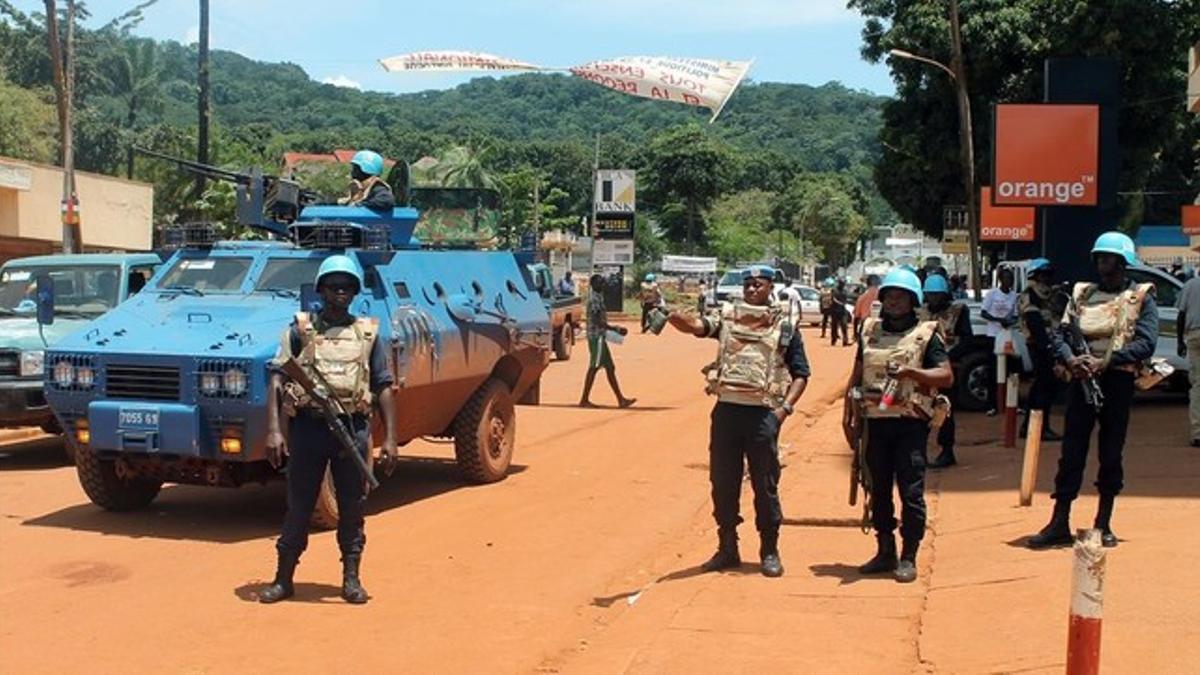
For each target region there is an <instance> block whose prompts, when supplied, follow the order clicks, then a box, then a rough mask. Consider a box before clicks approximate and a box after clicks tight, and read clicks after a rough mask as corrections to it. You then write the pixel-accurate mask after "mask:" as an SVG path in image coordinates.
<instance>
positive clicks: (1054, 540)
mask: <svg viewBox="0 0 1200 675" xmlns="http://www.w3.org/2000/svg"><path fill="white" fill-rule="evenodd" d="M1134 251H1135V249H1134V245H1133V240H1132V239H1130V238H1129V237H1128V236H1126V235H1124V234H1122V233H1120V232H1105V233H1104V234H1102V235H1100V237H1099V238H1097V239H1096V243H1095V245H1093V246H1092V260H1093V262H1094V263H1095V265H1096V273H1097V277H1098V278H1099V281H1098V283H1093V282H1081V283H1077V284H1075V288H1074V290H1073V291H1072V293H1071V301H1070V304H1069V305H1068V306H1067V311H1066V313H1065V315H1064V316H1063V320H1062V328H1061V330H1071V331H1073V332H1074V337H1075V338H1076V341H1077V342H1081V343H1083V344H1082V345H1080V346H1081V349H1080V350H1079V351H1080V352H1081V353H1076V352H1075V351H1074V350H1072V349H1071V346H1070V345H1069V344H1068V343H1067V342H1064V340H1063V339H1061V334H1060V336H1058V337H1056V339H1055V342H1054V352H1055V356H1056V358H1057V359H1058V361H1059V362H1060V363H1062V364H1064V365H1065V366H1066V367H1067V368H1068V369H1069V370H1070V371H1071V375H1072V380H1073V381H1072V382H1071V385H1070V388H1069V389H1068V390H1067V414H1066V420H1065V421H1064V426H1063V442H1062V455H1061V456H1060V457H1059V460H1058V473H1057V474H1055V476H1054V494H1053V495H1052V496H1053V497H1054V514H1053V515H1052V516H1051V518H1050V522H1049V523H1048V524H1047V525H1046V527H1044V528H1042V530H1041V531H1040V532H1038V533H1037V534H1035V535H1033V536H1032V537H1030V539H1029V542H1028V543H1029V546H1030V548H1047V547H1051V546H1063V545H1069V544H1070V543H1071V542H1072V540H1073V539H1072V531H1071V524H1070V518H1071V502H1073V501H1074V500H1075V498H1076V497H1078V496H1079V489H1080V487H1081V486H1082V484H1083V469H1084V465H1085V463H1086V460H1087V454H1088V445H1089V443H1090V441H1091V437H1092V429H1093V428H1094V427H1096V426H1099V427H1100V431H1099V433H1098V434H1097V440H1096V445H1097V450H1098V454H1099V456H1100V469H1099V471H1098V472H1097V475H1096V489H1097V491H1098V492H1099V493H1100V503H1099V507H1098V508H1097V510H1096V519H1095V521H1094V522H1093V527H1095V528H1096V529H1097V530H1100V533H1101V538H1102V541H1103V544H1104V546H1106V547H1109V548H1111V547H1113V546H1116V545H1117V541H1118V540H1117V537H1116V535H1115V534H1113V531H1112V514H1113V506H1114V503H1115V502H1116V499H1117V495H1118V494H1120V492H1121V489H1122V488H1123V487H1124V485H1125V482H1124V479H1125V474H1124V468H1123V467H1122V458H1121V455H1122V452H1123V450H1124V447H1125V433H1126V431H1127V430H1128V427H1129V411H1130V406H1131V405H1132V403H1133V391H1134V379H1135V377H1136V373H1137V369H1138V366H1139V365H1140V364H1141V363H1143V362H1144V361H1146V360H1148V359H1149V358H1150V357H1151V356H1153V354H1154V348H1155V346H1156V343H1157V342H1158V308H1157V307H1156V306H1155V303H1154V285H1153V284H1137V283H1134V282H1133V281H1132V280H1131V279H1129V277H1128V276H1126V274H1125V268H1126V266H1128V265H1133V264H1137V262H1138V259H1137V254H1136V253H1135V252H1134ZM1080 338H1082V339H1080ZM1082 347H1086V349H1084V348H1082ZM1086 380H1091V381H1093V382H1095V383H1096V384H1098V385H1099V389H1100V392H1101V393H1102V396H1103V398H1102V400H1099V401H1097V400H1096V399H1092V400H1091V401H1089V398H1090V397H1089V395H1088V394H1087V393H1086V392H1085V389H1084V385H1083V382H1084V381H1086Z"/></svg>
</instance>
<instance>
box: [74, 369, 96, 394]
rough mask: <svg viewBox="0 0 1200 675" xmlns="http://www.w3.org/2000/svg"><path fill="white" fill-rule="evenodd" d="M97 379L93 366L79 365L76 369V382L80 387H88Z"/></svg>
mask: <svg viewBox="0 0 1200 675" xmlns="http://www.w3.org/2000/svg"><path fill="white" fill-rule="evenodd" d="M95 381H96V372H95V371H94V370H92V367H91V366H79V367H78V368H76V369H75V383H76V384H78V385H79V386H80V387H83V388H85V389H86V388H88V387H91V386H92V383H94V382H95Z"/></svg>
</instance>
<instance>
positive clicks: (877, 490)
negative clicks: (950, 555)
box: [842, 267, 954, 583]
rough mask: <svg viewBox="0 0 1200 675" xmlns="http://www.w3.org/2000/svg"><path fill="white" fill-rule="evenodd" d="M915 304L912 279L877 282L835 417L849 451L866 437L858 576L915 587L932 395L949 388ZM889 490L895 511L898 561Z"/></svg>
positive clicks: (942, 352)
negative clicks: (865, 544) (872, 313)
mask: <svg viewBox="0 0 1200 675" xmlns="http://www.w3.org/2000/svg"><path fill="white" fill-rule="evenodd" d="M922 296H923V292H922V289H921V281H920V279H919V278H918V277H917V275H916V273H914V272H911V271H909V270H906V269H903V268H899V267H897V268H894V269H892V270H891V271H890V272H888V274H887V276H885V277H884V278H883V283H882V284H880V286H879V301H880V303H881V305H882V308H881V312H880V316H879V317H878V318H869V319H867V320H866V321H865V322H864V323H863V329H862V335H861V336H860V339H859V341H858V356H857V358H856V359H855V362H854V370H853V372H852V373H851V376H850V382H849V386H848V387H847V392H846V400H845V412H844V413H843V417H842V420H843V421H842V426H843V430H844V431H845V434H846V440H847V442H849V443H850V445H851V447H854V448H860V447H861V446H862V434H866V448H865V452H863V453H862V454H863V455H865V457H864V458H863V460H865V465H866V471H865V477H866V480H865V481H864V482H865V485H866V486H867V487H868V504H869V505H870V507H869V511H870V517H871V524H872V525H873V526H874V528H875V538H876V542H877V548H876V552H875V557H873V558H871V560H870V561H868V562H867V563H866V564H864V565H862V566H861V567H859V572H860V573H861V574H889V573H890V574H893V575H894V576H895V578H896V580H897V581H899V582H901V583H909V582H912V581H915V580H916V578H917V550H918V548H919V547H920V544H921V539H922V538H924V536H925V464H926V458H925V444H926V442H927V440H928V438H929V427H930V422H931V421H932V420H933V419H934V417H935V416H936V415H937V414H938V412H937V410H936V408H935V404H936V402H937V395H938V394H937V392H938V390H939V389H948V388H950V386H951V385H953V384H954V371H952V370H951V368H950V357H949V355H948V354H947V353H946V347H945V344H944V343H943V342H942V339H941V338H940V337H939V336H938V324H937V323H936V322H934V321H921V320H920V319H919V318H918V317H917V308H918V307H920V305H921V301H922ZM893 485H895V486H896V488H898V491H899V493H900V500H901V503H902V505H903V511H902V512H901V522H900V536H901V537H902V538H903V543H904V545H903V548H902V549H901V552H900V555H899V557H897V555H896V540H895V536H894V535H893V532H895V530H896V518H895V513H896V508H895V504H894V502H893V498H892V488H893Z"/></svg>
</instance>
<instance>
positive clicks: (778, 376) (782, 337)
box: [669, 265, 810, 577]
mask: <svg viewBox="0 0 1200 675" xmlns="http://www.w3.org/2000/svg"><path fill="white" fill-rule="evenodd" d="M774 278H775V270H774V269H772V268H771V267H768V266H766V265H754V266H751V267H749V268H747V269H746V270H744V271H743V272H742V291H743V299H742V300H740V301H735V302H732V303H722V304H721V306H720V307H719V308H718V309H717V310H716V311H714V312H711V313H709V314H707V315H705V316H703V317H696V316H692V315H688V314H682V313H679V312H672V313H671V315H670V317H669V321H670V322H671V325H672V326H674V327H675V328H676V329H677V330H680V331H682V332H684V333H689V334H691V335H695V336H697V337H704V338H714V339H716V340H717V342H718V345H719V346H718V347H717V359H716V361H714V362H713V363H711V364H709V365H708V366H707V367H705V368H704V372H705V376H706V378H707V381H708V386H707V388H706V391H707V393H709V394H713V395H716V397H717V404H716V405H715V406H714V407H713V411H712V415H711V420H712V427H711V430H710V435H709V447H708V453H709V474H708V475H709V481H710V483H711V485H712V501H713V518H714V519H715V520H716V522H717V538H718V545H717V552H716V553H715V554H713V556H712V558H710V559H709V560H708V561H707V562H705V563H704V564H703V565H701V569H703V570H704V571H706V572H713V571H717V570H722V569H728V568H732V567H737V566H739V565H741V564H742V559H741V555H740V553H739V552H738V536H737V526H738V525H739V524H740V523H741V522H742V517H741V515H740V504H739V501H740V497H741V492H742V477H743V475H744V470H743V466H748V467H749V471H750V485H751V486H752V487H753V488H754V513H755V526H756V527H757V528H758V534H759V560H760V561H761V565H762V567H761V571H762V574H763V575H765V576H768V577H778V576H781V575H782V574H783V563H782V561H781V560H780V557H779V526H780V525H781V524H782V523H783V510H782V507H781V506H780V504H779V478H780V471H781V468H780V464H779V430H780V428H781V427H782V426H783V422H784V421H785V420H786V419H787V418H788V416H789V415H791V414H792V412H793V411H794V410H795V405H796V403H797V402H798V401H799V400H800V396H801V395H802V394H803V393H804V388H805V386H806V385H807V383H808V378H809V375H810V372H809V366H808V358H807V357H806V355H805V353H804V341H803V339H802V338H801V336H800V331H798V330H796V327H795V323H794V322H795V317H794V316H791V313H790V312H789V311H787V310H788V305H787V304H786V303H779V302H777V301H776V299H775V298H774V297H773V293H772V292H771V291H772V288H773V280H774Z"/></svg>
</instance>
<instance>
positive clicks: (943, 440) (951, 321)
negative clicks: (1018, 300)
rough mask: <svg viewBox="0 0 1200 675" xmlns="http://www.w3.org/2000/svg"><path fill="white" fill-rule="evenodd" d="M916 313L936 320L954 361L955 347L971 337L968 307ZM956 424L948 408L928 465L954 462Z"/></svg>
mask: <svg viewBox="0 0 1200 675" xmlns="http://www.w3.org/2000/svg"><path fill="white" fill-rule="evenodd" d="M917 317H918V320H920V321H933V322H935V323H936V324H937V327H938V335H939V337H941V339H942V344H943V346H944V348H945V350H946V353H947V354H948V355H949V357H950V361H951V363H953V362H954V361H955V359H956V357H957V356H958V354H959V352H958V351H957V348H958V347H959V346H960V345H962V344H963V340H964V339H966V338H969V337H971V335H972V331H971V310H970V308H968V307H967V306H966V305H964V304H961V303H957V302H952V303H950V304H948V305H946V307H945V308H944V309H942V310H941V311H940V312H936V313H935V312H933V311H931V310H930V309H929V308H928V306H926V307H922V308H921V309H919V310H917ZM941 393H942V394H943V395H944V396H946V397H947V400H948V399H949V397H950V396H951V395H952V394H953V392H952V391H951V390H949V389H947V390H943V391H942V392H941ZM956 430H957V425H956V424H955V422H954V411H953V410H950V411H948V414H947V415H946V419H945V420H944V421H943V422H942V424H941V426H940V427H939V428H938V430H937V432H938V434H937V443H938V446H939V447H941V449H942V454H941V455H940V456H938V458H937V459H935V460H934V461H933V462H932V463H931V464H930V466H932V467H933V468H939V467H945V466H951V465H953V464H954V463H955V457H954V442H955V433H956Z"/></svg>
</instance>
